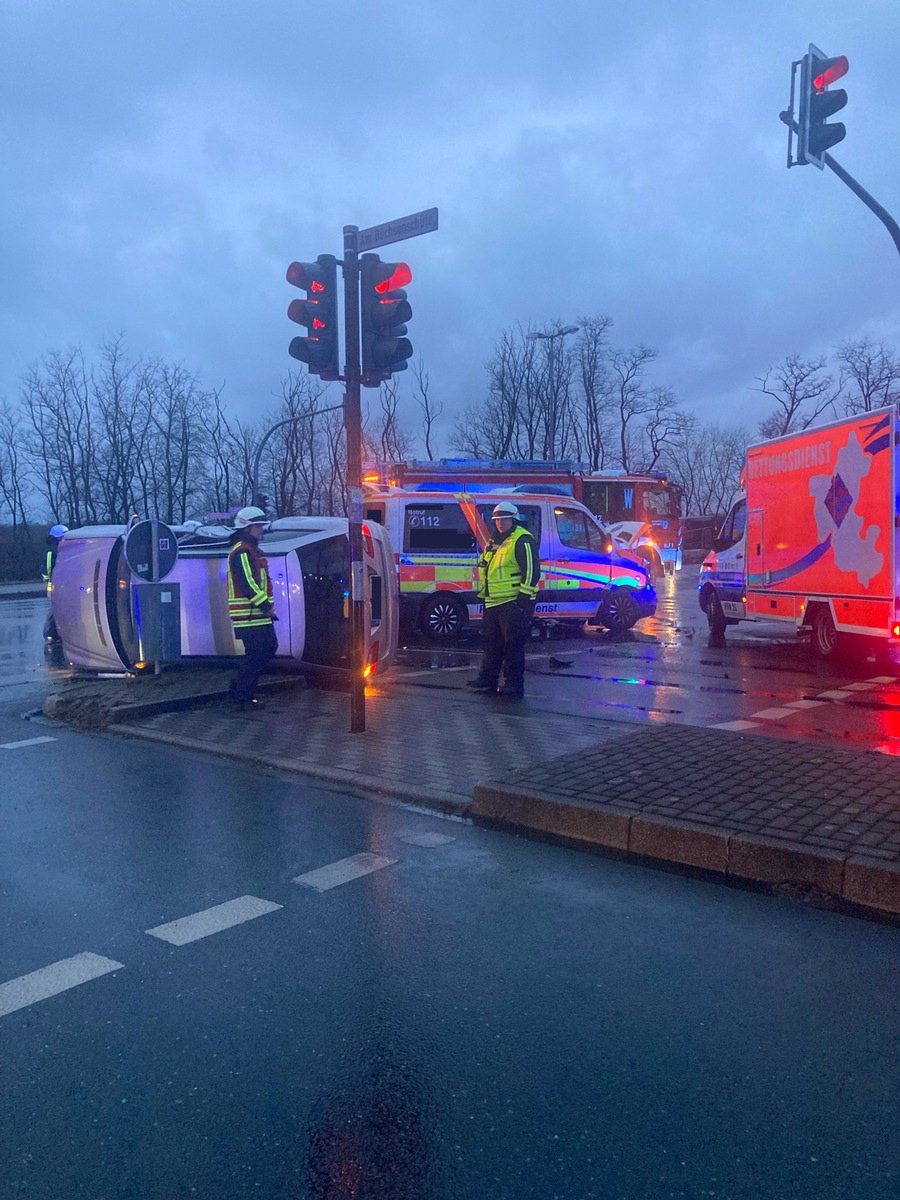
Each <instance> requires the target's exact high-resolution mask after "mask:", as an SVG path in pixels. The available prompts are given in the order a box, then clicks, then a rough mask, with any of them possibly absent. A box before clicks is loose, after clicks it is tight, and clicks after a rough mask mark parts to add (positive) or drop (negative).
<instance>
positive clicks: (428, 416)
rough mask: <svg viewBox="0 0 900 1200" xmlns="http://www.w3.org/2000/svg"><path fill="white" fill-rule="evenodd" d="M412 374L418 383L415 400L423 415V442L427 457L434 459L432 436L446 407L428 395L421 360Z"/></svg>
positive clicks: (426, 378) (417, 361) (416, 363)
mask: <svg viewBox="0 0 900 1200" xmlns="http://www.w3.org/2000/svg"><path fill="white" fill-rule="evenodd" d="M412 373H413V377H414V379H415V381H416V391H415V394H414V399H415V401H416V404H418V406H419V409H420V410H421V413H422V440H423V441H424V443H425V457H426V458H427V459H433V458H434V447H433V445H432V436H433V431H434V423H435V421H436V420H437V419H438V417H440V415H441V413H442V412H443V411H444V405H443V403H442V401H440V400H432V398H431V397H430V396H429V394H428V374H427V372H426V370H425V365H424V363H423V362H422V359H421V358H419V359H417V360H416V362H414V363H413V368H412Z"/></svg>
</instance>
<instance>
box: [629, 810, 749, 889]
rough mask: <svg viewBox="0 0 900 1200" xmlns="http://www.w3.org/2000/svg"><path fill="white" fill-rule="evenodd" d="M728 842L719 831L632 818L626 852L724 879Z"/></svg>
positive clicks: (669, 820)
mask: <svg viewBox="0 0 900 1200" xmlns="http://www.w3.org/2000/svg"><path fill="white" fill-rule="evenodd" d="M729 840H730V838H729V834H728V832H727V831H726V830H723V829H715V828H712V827H711V826H705V825H696V824H694V823H693V822H690V821H681V820H676V819H675V818H666V817H653V816H640V815H636V816H635V817H634V818H633V819H632V822H631V836H630V837H629V839H628V851H629V853H630V854H641V855H644V856H646V857H647V858H661V859H665V860H666V861H667V862H676V863H682V864H683V865H684V866H686V867H701V868H702V869H703V870H705V871H717V872H718V873H719V874H721V875H724V874H726V872H727V869H728V843H729Z"/></svg>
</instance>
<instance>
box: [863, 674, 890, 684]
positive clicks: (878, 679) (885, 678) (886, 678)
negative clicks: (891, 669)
mask: <svg viewBox="0 0 900 1200" xmlns="http://www.w3.org/2000/svg"><path fill="white" fill-rule="evenodd" d="M896 682H897V676H896V675H873V676H872V678H871V679H870V680H869V683H896Z"/></svg>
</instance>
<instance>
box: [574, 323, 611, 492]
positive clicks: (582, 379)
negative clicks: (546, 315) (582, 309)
mask: <svg viewBox="0 0 900 1200" xmlns="http://www.w3.org/2000/svg"><path fill="white" fill-rule="evenodd" d="M578 324H579V325H580V327H581V334H580V336H579V338H578V341H577V343H576V346H575V363H576V371H577V373H578V380H579V383H580V385H581V386H580V395H579V400H578V405H579V409H580V417H581V420H580V432H581V446H580V449H579V457H580V458H586V460H587V462H588V465H589V466H590V468H591V470H592V471H597V470H600V468H602V467H603V466H605V465H606V440H607V436H606V435H607V429H608V424H609V417H610V410H611V404H612V386H611V379H610V372H609V363H608V356H609V337H608V334H609V330H610V329H611V328H612V318H611V317H603V316H600V317H579V318H578Z"/></svg>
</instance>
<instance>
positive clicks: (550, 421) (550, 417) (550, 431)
mask: <svg viewBox="0 0 900 1200" xmlns="http://www.w3.org/2000/svg"><path fill="white" fill-rule="evenodd" d="M579 328H580V326H578V325H563V327H562V329H555V330H554V331H553V332H552V333H526V334H525V339H526V341H529V342H538V341H542V342H549V343H550V353H549V362H548V365H547V374H548V376H549V381H548V382H549V386H548V389H547V390H548V392H549V395H550V411H549V413H548V414H547V441H548V442H549V443H550V446H549V449H550V461H551V462H552V461H553V460H554V459H555V458H556V396H555V395H554V392H553V384H554V379H553V375H554V370H553V368H554V358H555V355H554V349H553V343H554V342H555V341H556V339H557V338H562V337H566V335H567V334H570V333H577V332H578V330H579Z"/></svg>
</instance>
